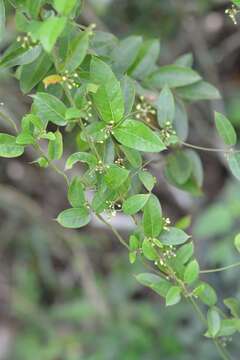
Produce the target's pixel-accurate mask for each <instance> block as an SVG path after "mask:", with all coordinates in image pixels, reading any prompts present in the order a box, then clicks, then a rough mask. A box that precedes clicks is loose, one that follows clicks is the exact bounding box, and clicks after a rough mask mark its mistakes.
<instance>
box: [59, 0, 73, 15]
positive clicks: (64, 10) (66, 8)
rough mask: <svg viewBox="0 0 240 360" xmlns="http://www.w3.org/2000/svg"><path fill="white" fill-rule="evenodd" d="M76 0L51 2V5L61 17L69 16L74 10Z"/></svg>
mask: <svg viewBox="0 0 240 360" xmlns="http://www.w3.org/2000/svg"><path fill="white" fill-rule="evenodd" d="M76 3H77V0H53V5H54V7H55V9H56V10H57V12H59V14H61V15H69V14H70V13H71V11H72V10H73V9H74V7H75V5H76Z"/></svg>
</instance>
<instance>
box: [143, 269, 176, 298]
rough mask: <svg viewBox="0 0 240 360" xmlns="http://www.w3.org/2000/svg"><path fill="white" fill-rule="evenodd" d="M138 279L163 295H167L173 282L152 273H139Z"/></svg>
mask: <svg viewBox="0 0 240 360" xmlns="http://www.w3.org/2000/svg"><path fill="white" fill-rule="evenodd" d="M136 279H137V281H138V282H139V283H140V284H142V285H144V286H147V287H149V288H150V289H152V290H154V291H156V292H157V293H158V294H159V295H161V296H163V297H165V296H166V295H167V293H168V290H169V289H170V287H171V283H170V282H169V281H167V280H165V279H164V278H162V277H160V276H158V275H155V274H151V273H142V274H138V275H137V276H136Z"/></svg>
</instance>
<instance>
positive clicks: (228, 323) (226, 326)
mask: <svg viewBox="0 0 240 360" xmlns="http://www.w3.org/2000/svg"><path fill="white" fill-rule="evenodd" d="M239 329H240V320H239V319H223V320H222V321H221V329H220V331H219V333H218V337H219V336H232V335H233V334H234V333H235V332H236V331H239Z"/></svg>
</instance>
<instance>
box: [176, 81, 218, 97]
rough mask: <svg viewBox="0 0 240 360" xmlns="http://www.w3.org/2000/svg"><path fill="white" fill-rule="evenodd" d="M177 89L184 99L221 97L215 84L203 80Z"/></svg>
mask: <svg viewBox="0 0 240 360" xmlns="http://www.w3.org/2000/svg"><path fill="white" fill-rule="evenodd" d="M176 91H177V94H178V95H179V96H180V97H181V98H182V99H184V100H188V101H199V100H215V99H216V100H217V99H220V98H221V95H220V93H219V91H218V90H217V89H216V88H215V86H213V85H211V84H209V83H208V82H206V81H203V80H201V81H198V82H196V83H194V84H191V85H187V86H183V87H179V88H177V90H176Z"/></svg>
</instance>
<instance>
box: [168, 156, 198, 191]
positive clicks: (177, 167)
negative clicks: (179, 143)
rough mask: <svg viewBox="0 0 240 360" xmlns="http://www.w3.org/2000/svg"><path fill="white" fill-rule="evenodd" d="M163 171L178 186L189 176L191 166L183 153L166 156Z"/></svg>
mask: <svg viewBox="0 0 240 360" xmlns="http://www.w3.org/2000/svg"><path fill="white" fill-rule="evenodd" d="M165 170H166V171H167V174H169V175H170V177H171V178H173V179H174V182H176V183H177V184H179V185H182V184H184V183H185V182H186V181H187V180H188V179H189V178H190V176H191V172H192V164H191V161H190V160H189V158H188V156H187V155H186V153H185V152H184V151H181V150H179V151H176V152H175V153H172V154H170V155H168V157H167V161H166V165H165Z"/></svg>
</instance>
